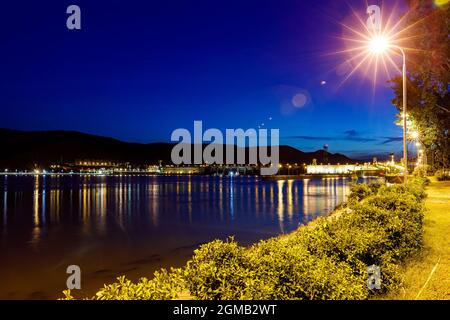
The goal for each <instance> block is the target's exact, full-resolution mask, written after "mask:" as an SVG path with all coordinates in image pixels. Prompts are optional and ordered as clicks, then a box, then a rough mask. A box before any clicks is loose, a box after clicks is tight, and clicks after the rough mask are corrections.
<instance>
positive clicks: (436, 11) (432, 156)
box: [391, 0, 450, 169]
mask: <svg viewBox="0 0 450 320" xmlns="http://www.w3.org/2000/svg"><path fill="white" fill-rule="evenodd" d="M408 5H409V11H408V13H407V14H406V15H405V17H404V29H403V30H404V31H403V32H402V34H401V35H400V37H399V38H400V39H401V40H400V41H401V43H400V45H401V46H402V47H404V48H405V49H406V52H407V69H408V101H407V105H408V110H407V111H408V117H409V118H410V119H412V121H413V122H414V124H415V126H416V127H417V129H418V130H419V132H420V142H421V143H422V144H423V145H424V147H425V150H426V153H427V158H428V159H429V161H428V162H429V164H431V165H432V166H433V167H434V168H435V169H437V168H442V167H447V168H448V167H449V164H450V143H449V136H450V133H449V128H450V92H449V89H450V85H449V84H450V34H449V33H450V32H449V31H450V5H449V4H447V5H445V6H441V7H438V6H436V5H435V4H434V1H432V0H409V1H408ZM391 81H392V84H393V86H392V87H393V89H394V92H395V98H394V99H393V101H392V102H393V104H394V105H395V106H396V107H397V109H398V110H399V111H402V109H403V107H402V106H403V97H402V78H401V77H396V78H394V79H392V80H391Z"/></svg>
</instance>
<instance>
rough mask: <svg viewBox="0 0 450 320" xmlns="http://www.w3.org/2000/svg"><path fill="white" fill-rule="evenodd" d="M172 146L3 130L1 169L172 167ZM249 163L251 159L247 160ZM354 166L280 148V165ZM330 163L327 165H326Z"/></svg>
mask: <svg viewBox="0 0 450 320" xmlns="http://www.w3.org/2000/svg"><path fill="white" fill-rule="evenodd" d="M174 145H175V144H173V143H150V144H141V143H128V142H123V141H120V140H117V139H113V138H107V137H101V136H95V135H90V134H85V133H80V132H75V131H17V130H10V129H0V150H2V152H1V157H0V169H3V168H8V169H32V168H34V167H35V165H36V166H38V167H48V166H50V165H51V164H63V163H72V162H74V161H76V160H105V161H117V162H129V163H130V164H133V165H146V164H158V163H159V160H162V161H163V164H171V163H172V161H171V151H172V148H173V146H174ZM248 151H249V150H248V148H247V150H246V152H247V153H248ZM235 154H236V152H235ZM246 159H248V157H246ZM313 159H317V162H318V163H323V162H327V163H331V164H336V163H354V162H355V161H354V160H352V159H350V158H348V157H346V156H345V155H342V154H331V153H328V152H325V151H323V150H318V151H315V152H302V151H300V150H297V149H295V148H292V147H289V146H280V162H281V163H299V164H300V163H307V164H309V163H311V162H312V161H313ZM325 160H327V161H325Z"/></svg>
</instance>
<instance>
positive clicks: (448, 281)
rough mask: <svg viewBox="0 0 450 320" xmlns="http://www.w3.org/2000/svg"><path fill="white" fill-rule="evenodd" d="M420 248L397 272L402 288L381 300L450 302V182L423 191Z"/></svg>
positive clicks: (435, 184) (434, 185) (434, 183)
mask: <svg viewBox="0 0 450 320" xmlns="http://www.w3.org/2000/svg"><path fill="white" fill-rule="evenodd" d="M427 194H428V198H427V199H426V202H425V206H426V209H427V210H426V212H425V218H424V248H423V250H422V251H421V252H420V253H419V254H418V255H417V256H415V257H414V258H412V259H411V260H409V261H408V262H407V263H406V264H405V265H403V266H402V268H401V273H402V285H401V288H400V290H398V291H396V292H392V293H390V294H388V295H386V296H383V297H381V298H382V299H395V300H399V299H401V300H415V299H420V300H448V299H450V276H449V275H450V181H445V182H437V181H433V182H432V183H431V184H430V185H429V186H428V187H427Z"/></svg>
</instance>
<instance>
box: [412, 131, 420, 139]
mask: <svg viewBox="0 0 450 320" xmlns="http://www.w3.org/2000/svg"><path fill="white" fill-rule="evenodd" d="M411 137H412V138H413V139H414V140H417V139H418V138H419V132H417V131H413V132H411Z"/></svg>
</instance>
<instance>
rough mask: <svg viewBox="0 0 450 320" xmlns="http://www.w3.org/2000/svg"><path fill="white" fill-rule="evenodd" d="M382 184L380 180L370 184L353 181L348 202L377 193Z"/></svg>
mask: <svg viewBox="0 0 450 320" xmlns="http://www.w3.org/2000/svg"><path fill="white" fill-rule="evenodd" d="M381 186H382V184H381V183H380V182H372V183H370V184H364V183H352V184H351V185H350V195H349V196H348V202H350V203H355V202H358V201H361V200H362V199H364V198H366V197H368V196H370V195H373V194H376V193H377V192H378V189H380V187H381Z"/></svg>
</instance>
